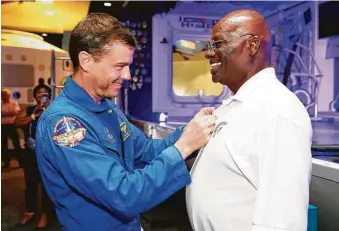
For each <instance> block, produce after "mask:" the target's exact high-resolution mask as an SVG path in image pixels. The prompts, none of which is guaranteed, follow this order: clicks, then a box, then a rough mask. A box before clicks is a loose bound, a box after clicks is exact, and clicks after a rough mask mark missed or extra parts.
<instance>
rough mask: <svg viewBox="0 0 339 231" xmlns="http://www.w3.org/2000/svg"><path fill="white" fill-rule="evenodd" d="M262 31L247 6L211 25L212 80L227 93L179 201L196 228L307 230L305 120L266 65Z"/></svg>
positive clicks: (266, 38)
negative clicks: (182, 197)
mask: <svg viewBox="0 0 339 231" xmlns="http://www.w3.org/2000/svg"><path fill="white" fill-rule="evenodd" d="M270 37H271V34H270V29H269V27H268V25H267V23H266V21H265V19H264V17H263V16H262V15H260V14H259V13H257V12H256V11H253V10H239V11H235V12H232V13H230V14H228V15H226V16H225V17H224V18H222V19H221V20H220V21H219V22H218V23H217V24H216V25H215V26H214V28H213V30H212V36H211V41H210V43H209V47H208V50H207V52H206V58H207V59H209V60H210V63H211V66H212V69H211V73H212V80H213V82H218V83H221V84H223V85H226V86H228V87H229V89H230V90H231V91H232V92H233V94H234V95H233V96H231V97H230V98H228V99H226V100H224V101H223V103H222V105H221V106H220V107H219V108H218V109H216V111H215V115H216V117H217V122H216V128H215V130H214V132H213V135H212V138H211V139H210V140H209V142H208V143H207V145H206V146H205V148H204V149H203V150H202V151H201V152H200V153H199V155H198V157H197V158H196V161H195V163H194V165H193V167H192V170H191V177H192V183H191V184H190V185H189V186H188V187H187V190H186V201H187V208H188V209H187V210H188V214H189V217H190V221H191V224H192V226H193V229H194V230H196V231H207V230H208V231H212V230H214V231H306V230H307V214H308V203H309V184H310V179H311V170H312V155H311V144H312V126H311V120H310V117H309V115H308V113H307V111H306V108H305V107H304V105H302V103H301V102H300V100H299V99H298V98H297V97H296V95H295V94H293V92H291V91H290V90H289V89H288V88H286V86H284V85H283V84H282V83H281V82H280V81H279V80H278V79H277V77H276V74H275V70H274V68H272V67H271V66H270V52H271V41H270ZM207 198H208V199H207Z"/></svg>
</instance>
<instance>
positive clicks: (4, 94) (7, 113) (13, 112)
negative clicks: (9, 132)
mask: <svg viewBox="0 0 339 231" xmlns="http://www.w3.org/2000/svg"><path fill="white" fill-rule="evenodd" d="M10 100H11V93H10V92H8V91H1V101H2V102H3V103H9V102H10ZM17 114H18V111H17V110H9V111H1V117H13V116H16V115H17Z"/></svg>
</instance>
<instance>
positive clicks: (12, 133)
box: [1, 124, 21, 165]
mask: <svg viewBox="0 0 339 231" xmlns="http://www.w3.org/2000/svg"><path fill="white" fill-rule="evenodd" d="M8 138H11V140H12V143H13V146H14V150H15V154H16V155H20V151H21V146H20V141H19V134H18V131H17V130H16V127H15V126H14V125H13V124H1V160H2V161H3V162H4V164H5V165H8V164H9V160H10V154H9V150H8V143H7V141H8ZM19 162H20V160H19Z"/></svg>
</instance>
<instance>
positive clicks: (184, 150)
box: [174, 141, 192, 160]
mask: <svg viewBox="0 0 339 231" xmlns="http://www.w3.org/2000/svg"><path fill="white" fill-rule="evenodd" d="M174 147H176V149H178V151H179V152H180V154H181V156H182V158H183V159H184V160H185V159H186V158H187V157H188V156H189V155H190V154H191V153H192V151H191V149H190V148H188V147H187V146H186V145H183V144H181V143H180V141H179V142H176V143H175V144H174Z"/></svg>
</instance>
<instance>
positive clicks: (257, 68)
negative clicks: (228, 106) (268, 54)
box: [228, 62, 269, 94]
mask: <svg viewBox="0 0 339 231" xmlns="http://www.w3.org/2000/svg"><path fill="white" fill-rule="evenodd" d="M267 67H269V63H268V62H265V63H263V64H261V65H253V67H252V68H251V69H250V70H249V71H248V72H247V74H245V75H244V77H243V78H241V79H240V80H239V81H237V82H234V83H231V84H228V87H229V89H230V90H231V91H232V92H233V94H236V93H237V92H238V90H239V89H240V88H241V86H242V85H244V83H246V82H247V81H248V80H249V79H250V78H252V77H253V76H254V75H256V74H257V73H258V72H260V71H262V70H263V69H265V68H267Z"/></svg>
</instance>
